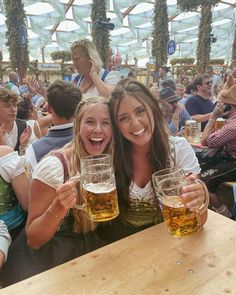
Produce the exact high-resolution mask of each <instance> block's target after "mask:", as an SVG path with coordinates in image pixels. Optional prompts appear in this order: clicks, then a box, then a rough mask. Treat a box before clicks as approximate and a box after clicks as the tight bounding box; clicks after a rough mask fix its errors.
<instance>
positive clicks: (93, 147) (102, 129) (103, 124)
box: [80, 103, 112, 155]
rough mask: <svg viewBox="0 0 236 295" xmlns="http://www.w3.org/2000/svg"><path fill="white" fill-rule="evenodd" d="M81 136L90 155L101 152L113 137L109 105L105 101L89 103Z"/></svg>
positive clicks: (82, 123) (83, 119) (84, 115)
mask: <svg viewBox="0 0 236 295" xmlns="http://www.w3.org/2000/svg"><path fill="white" fill-rule="evenodd" d="M80 136H81V139H82V142H83V144H84V148H85V150H86V152H87V153H88V154H89V155H96V154H101V153H103V152H104V150H105V149H106V147H107V145H108V144H109V142H110V140H111V138H112V127H111V120H110V115H109V110H108V106H107V105H105V104H103V103H96V104H93V105H89V106H88V107H87V109H86V110H85V112H84V114H83V118H82V121H81V127H80Z"/></svg>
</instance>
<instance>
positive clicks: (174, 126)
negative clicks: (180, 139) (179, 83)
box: [159, 87, 191, 135]
mask: <svg viewBox="0 0 236 295" xmlns="http://www.w3.org/2000/svg"><path fill="white" fill-rule="evenodd" d="M159 98H160V100H162V103H161V106H162V112H163V115H164V118H165V119H166V121H167V123H168V127H169V130H170V132H171V134H172V135H178V133H179V131H180V130H181V128H182V127H184V126H185V122H186V121H187V120H190V119H191V118H190V115H189V113H188V112H187V111H186V109H185V107H184V105H183V104H181V103H180V102H179V100H180V99H181V98H180V97H179V96H177V95H176V93H175V91H174V90H173V88H171V87H166V88H164V89H162V90H161V91H160V92H159Z"/></svg>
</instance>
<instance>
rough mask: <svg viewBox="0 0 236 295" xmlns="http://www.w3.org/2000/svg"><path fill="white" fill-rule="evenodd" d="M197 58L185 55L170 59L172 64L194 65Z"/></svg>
mask: <svg viewBox="0 0 236 295" xmlns="http://www.w3.org/2000/svg"><path fill="white" fill-rule="evenodd" d="M194 62H195V59H194V58H193V57H184V58H173V59H172V60H171V61H170V64H171V65H172V66H174V65H176V64H181V65H182V64H187V65H192V64H194Z"/></svg>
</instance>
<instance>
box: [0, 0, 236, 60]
mask: <svg viewBox="0 0 236 295" xmlns="http://www.w3.org/2000/svg"><path fill="white" fill-rule="evenodd" d="M23 2H24V3H25V11H26V14H27V20H28V37H29V50H30V59H31V60H33V59H38V60H39V61H42V48H43V50H44V55H45V61H46V62H50V61H51V58H50V53H51V52H52V51H55V50H63V49H64V50H68V49H69V48H70V46H71V44H72V42H73V41H75V40H77V39H79V38H83V37H89V38H91V37H90V32H91V19H90V11H91V3H92V1H91V0H74V1H73V0H48V1H37V0H24V1H23ZM108 2H109V3H108V13H107V16H108V17H110V18H111V22H112V23H114V24H115V29H114V30H113V31H111V47H112V48H113V52H115V51H117V50H118V51H119V52H120V53H121V55H122V57H123V60H124V59H125V58H127V57H128V59H129V60H133V58H134V57H137V58H138V59H139V60H140V59H144V58H149V57H150V56H151V39H152V37H151V35H152V29H153V27H152V18H153V6H154V0H108ZM167 4H168V15H169V19H170V22H169V30H170V38H171V39H174V40H175V41H176V43H177V50H176V52H175V54H174V55H172V56H171V58H175V57H195V55H196V46H197V39H198V27H199V19H200V14H199V13H198V12H190V13H181V12H180V11H179V10H178V9H177V6H176V1H175V0H167ZM0 9H1V14H0V37H1V38H0V46H1V48H2V51H3V56H4V60H7V59H8V50H7V48H6V45H5V43H6V38H5V32H6V26H5V16H4V7H3V0H0ZM235 11H236V0H226V1H221V3H220V4H219V5H218V6H216V7H215V8H214V11H213V30H212V31H213V32H212V33H213V34H214V36H215V37H216V38H217V42H216V43H213V44H212V51H211V58H224V59H225V60H230V56H231V46H232V42H233V37H234V26H235Z"/></svg>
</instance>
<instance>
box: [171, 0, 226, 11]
mask: <svg viewBox="0 0 236 295" xmlns="http://www.w3.org/2000/svg"><path fill="white" fill-rule="evenodd" d="M219 2H220V0H177V6H178V8H179V9H180V10H182V11H190V10H197V8H198V7H199V6H201V5H206V4H207V5H211V6H215V5H216V4H218V3H219Z"/></svg>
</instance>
